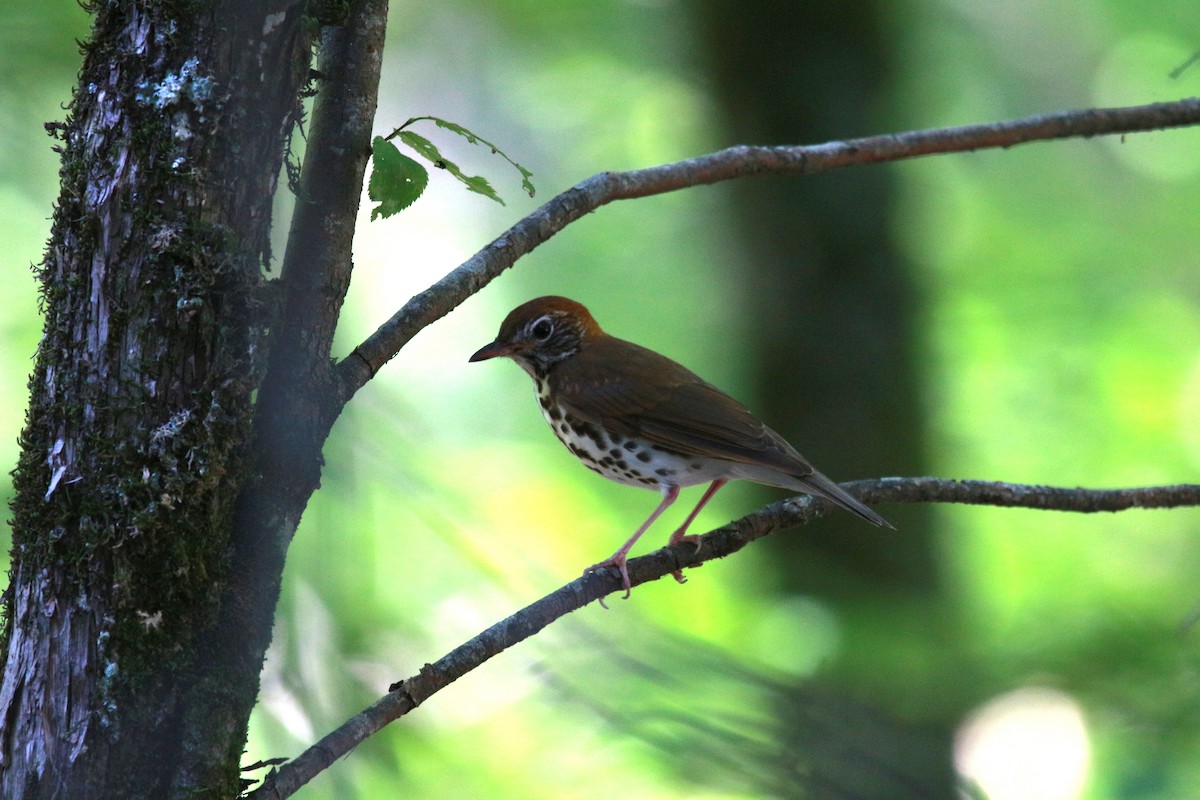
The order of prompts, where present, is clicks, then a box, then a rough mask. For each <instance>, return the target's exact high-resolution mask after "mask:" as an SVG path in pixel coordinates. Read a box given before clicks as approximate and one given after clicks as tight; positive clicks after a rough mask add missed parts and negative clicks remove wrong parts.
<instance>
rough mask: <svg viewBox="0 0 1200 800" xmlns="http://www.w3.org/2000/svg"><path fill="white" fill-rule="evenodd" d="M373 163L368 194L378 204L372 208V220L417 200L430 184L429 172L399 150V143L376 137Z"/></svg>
mask: <svg viewBox="0 0 1200 800" xmlns="http://www.w3.org/2000/svg"><path fill="white" fill-rule="evenodd" d="M371 156H372V160H373V162H374V164H373V167H372V169H371V180H370V181H369V182H368V183H367V196H368V197H370V198H371V200H372V201H373V202H375V203H378V204H379V205H377V206H375V207H374V208H372V209H371V220H372V221H374V220H375V218H376V217H383V218H384V219H387V218H388V217H390V216H392V215H393V214H396V213H399V212H401V211H403V210H404V209H406V208H408V207H409V206H411V205H412V204H413V203H415V202H416V200H417V198H418V197H420V196H421V194H422V193H423V192H424V191H425V187H426V186H428V185H429V171H428V170H426V169H425V167H423V166H421V165H420V164H419V163H418V162H416V161H414V160H413V159H411V158H409V157H408V156H406V155H404V154H403V153H401V152H400V151H399V150H397V149H396V145H394V144H392V143H391V142H389V141H387V140H385V139H384V138H383V137H382V136H376V137H375V139H374V140H372V142H371Z"/></svg>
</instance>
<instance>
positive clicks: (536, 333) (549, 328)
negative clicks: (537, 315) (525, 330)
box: [529, 317, 554, 342]
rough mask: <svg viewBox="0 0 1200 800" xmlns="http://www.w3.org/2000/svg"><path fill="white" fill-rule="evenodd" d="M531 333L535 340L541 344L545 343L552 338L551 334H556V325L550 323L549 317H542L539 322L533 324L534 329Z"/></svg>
mask: <svg viewBox="0 0 1200 800" xmlns="http://www.w3.org/2000/svg"><path fill="white" fill-rule="evenodd" d="M529 332H530V333H531V334H533V338H534V339H536V340H537V341H539V342H544V341H546V340H547V339H549V338H550V334H551V333H553V332H554V325H553V323H551V322H550V319H549V317H542V318H541V319H539V320H538V321H537V322H535V323H533V327H532V328H530V330H529Z"/></svg>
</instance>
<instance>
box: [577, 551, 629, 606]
mask: <svg viewBox="0 0 1200 800" xmlns="http://www.w3.org/2000/svg"><path fill="white" fill-rule="evenodd" d="M627 561H628V558H626V556H625V554H624V553H617V554H616V555H614V556H613V557H612V558H606V559H605V560H603V561H598V562H596V563H595V564H592V565H591V566H590V567H588V568H587V569H585V570H584V571H583V574H584V575H587V574H588V573H591V572H595V571H596V570H598V569H604V568H605V567H616V568H617V570H618V571H619V572H620V573H621V585H622V586H623V587H624V588H625V595H624V596H623V597H622V598H621V599H622V600H628V599H629V595H630V593H631V592H632V591H633V588H632V586H631V585H630V582H629V568H628V566H626V562H627ZM600 606H601V608H608V606H607V605H605V603H604V598H601V599H600Z"/></svg>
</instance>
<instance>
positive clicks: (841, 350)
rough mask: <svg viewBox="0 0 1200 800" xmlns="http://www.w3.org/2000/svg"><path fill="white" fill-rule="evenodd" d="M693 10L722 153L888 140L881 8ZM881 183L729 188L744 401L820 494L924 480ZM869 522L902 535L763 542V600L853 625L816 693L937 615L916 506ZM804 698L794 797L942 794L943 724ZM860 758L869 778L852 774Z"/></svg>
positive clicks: (849, 179)
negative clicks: (766, 596)
mask: <svg viewBox="0 0 1200 800" xmlns="http://www.w3.org/2000/svg"><path fill="white" fill-rule="evenodd" d="M697 9H698V12H699V17H700V25H701V27H702V29H703V38H704V41H705V46H706V48H707V49H706V52H707V59H708V69H709V71H710V75H711V79H712V81H713V83H714V84H715V89H716V94H717V96H718V98H719V100H720V102H721V103H722V105H723V109H724V117H725V124H726V128H727V130H726V135H725V139H726V142H727V143H734V142H736V143H754V144H810V143H818V142H823V141H827V140H832V139H842V138H849V137H853V136H863V135H868V134H872V133H878V132H880V131H882V130H887V129H888V127H887V125H886V124H885V122H884V121H883V120H882V119H881V114H880V113H879V109H880V108H883V107H885V106H886V104H887V98H888V95H887V92H888V76H889V74H890V70H891V67H890V54H889V52H888V49H887V48H888V42H887V41H886V38H885V36H884V33H883V31H882V30H881V18H882V15H883V13H884V11H885V8H884V4H882V3H858V4H849V5H847V4H844V3H835V2H818V3H806V4H799V3H780V2H776V3H750V4H733V3H724V2H716V1H715V0H701V2H699V3H697ZM891 183H892V180H891V173H890V171H889V170H887V169H854V170H845V171H839V172H835V173H833V174H829V175H819V176H813V177H809V178H805V179H802V180H788V179H781V178H763V179H754V180H749V181H739V182H737V183H735V184H733V185H731V186H730V187H729V191H730V193H731V195H732V197H733V199H734V203H735V218H734V220H733V222H734V223H735V224H736V225H737V226H739V243H738V249H739V251H740V252H742V253H744V254H745V262H744V264H743V265H742V270H741V274H740V276H739V282H740V285H741V286H742V287H743V289H742V295H741V297H739V298H737V302H738V304H739V305H740V307H741V308H744V309H745V314H744V316H743V320H744V322H745V324H746V325H748V326H750V328H751V330H750V332H749V336H750V341H751V354H752V357H753V358H755V359H756V361H755V363H754V365H753V370H752V372H753V373H754V374H755V375H756V376H757V384H758V386H757V391H756V392H749V393H747V399H748V400H750V401H751V402H752V404H753V405H754V406H755V408H756V411H758V412H760V413H761V414H762V416H763V418H764V419H766V420H768V421H769V423H770V424H771V425H772V426H773V427H775V428H776V429H777V430H778V431H779V432H780V433H782V434H783V435H784V436H785V437H786V438H787V439H789V440H790V441H792V442H793V443H794V444H795V445H796V446H797V448H798V449H799V450H800V452H801V453H803V454H805V455H806V456H807V457H808V458H810V459H811V460H812V462H813V463H814V464H815V465H816V466H817V468H818V469H820V470H822V471H823V472H826V473H827V474H828V475H829V476H830V477H832V478H833V479H834V480H850V479H852V478H859V477H871V476H877V475H921V474H925V473H926V472H927V469H926V466H927V465H926V459H925V454H924V428H925V422H924V419H923V415H922V409H921V407H920V401H919V396H918V381H917V378H918V376H917V375H916V374H915V368H914V366H915V359H916V356H915V353H916V351H917V350H918V346H919V345H918V342H916V341H915V339H916V330H915V327H916V321H915V319H914V316H915V307H916V303H917V298H916V292H917V290H916V288H915V287H914V285H913V281H912V276H911V275H910V274H909V272H908V271H907V270H906V268H905V264H904V263H903V260H902V259H901V258H900V257H899V255H898V254H897V253H896V252H895V250H894V247H893V243H892V241H891V239H892V237H891V232H890V230H889V227H888V225H889V219H888V215H889V208H890V204H891V195H892V186H891ZM773 496H774V495H773ZM881 511H882V512H883V514H884V516H886V517H888V518H889V519H890V520H891V521H892V522H893V524H895V525H896V526H897V527H898V528H899V529H900V530H899V533H894V532H891V531H884V530H879V529H876V528H873V527H871V526H869V525H865V524H863V523H862V522H861V521H859V520H857V519H855V518H853V517H851V516H850V515H848V514H843V513H838V512H834V513H832V514H830V515H829V516H828V517H827V519H825V520H822V521H820V522H819V523H817V524H815V525H813V526H811V527H808V528H805V529H804V530H803V531H801V532H799V533H793V534H788V535H785V536H781V537H776V540H775V541H774V542H772V544H771V547H772V548H774V552H773V553H772V556H771V559H770V563H771V564H773V565H775V566H776V568H777V569H776V571H775V573H774V574H773V575H770V576H764V584H765V590H766V591H770V588H768V587H770V586H771V585H772V584H774V587H775V589H776V590H777V591H779V592H780V593H781V594H783V595H790V594H797V595H809V596H812V595H817V596H819V597H821V598H822V599H823V600H824V601H826V602H830V603H832V604H833V605H834V606H835V607H836V608H837V610H838V612H839V615H840V618H841V620H842V624H843V625H845V626H846V627H847V628H848V629H849V633H848V635H847V636H846V644H845V646H844V652H843V653H842V654H841V655H840V659H841V661H839V662H838V663H837V664H835V665H834V666H833V667H832V668H831V672H830V674H829V675H828V676H827V677H828V679H829V680H830V681H831V682H833V683H834V684H835V686H836V685H838V684H841V685H840V688H834V689H832V691H831V694H830V697H831V698H833V697H834V696H835V695H836V694H837V693H838V692H839V691H851V690H854V689H856V688H857V687H854V686H853V679H852V678H848V677H847V676H848V675H849V674H853V673H854V672H855V662H857V663H858V664H859V665H862V664H863V663H865V662H866V661H867V660H876V661H877V660H878V658H879V657H880V656H879V655H878V654H877V653H874V652H871V650H872V648H871V647H870V643H871V642H873V641H877V636H878V634H877V633H875V632H874V631H872V632H859V631H856V630H855V628H856V626H858V625H864V624H874V625H876V626H877V625H878V624H879V623H878V619H879V617H880V615H882V616H883V617H885V618H889V617H888V612H881V611H880V608H879V606H880V605H884V606H885V607H890V608H892V609H905V610H907V613H910V614H911V613H920V614H922V616H923V617H924V616H926V615H928V618H932V619H938V618H939V614H938V613H937V610H936V609H932V608H930V606H931V605H933V606H936V605H937V604H940V603H943V602H945V601H944V599H943V596H942V592H943V587H942V582H941V579H940V576H939V568H938V563H937V557H936V553H935V551H934V536H933V529H932V526H931V521H932V514H931V513H930V512H929V508H928V507H927V506H918V505H910V506H905V507H903V508H898V507H890V508H884V509H881ZM781 551H782V552H781ZM867 606H871V607H872V610H871V611H870V613H866V607H867ZM920 606H923V610H922V611H920V612H915V611H914V609H915V608H916V607H920ZM856 609H862V610H863V611H864V613H863V614H862V615H857V614H856ZM892 613H893V616H892V617H890V618H891V619H893V621H896V622H897V627H896V629H897V630H900V629H908V630H911V629H912V628H914V627H915V625H914V624H913V623H912V622H911V619H912V618H910V622H909V623H908V624H905V623H903V622H900V621H899V620H897V619H896V618H895V616H894V615H895V614H904V613H906V611H904V610H901V611H894V612H892ZM940 618H942V619H945V618H946V616H945V615H944V612H943V615H941V617H940ZM925 625H926V628H925V629H926V630H927V626H928V623H927V620H926V623H925ZM860 633H862V635H859V634H860ZM945 633H946V631H941V632H928V633H925V634H911V635H912V636H915V637H917V638H915V639H913V640H912V641H906V642H905V643H904V644H906V645H907V646H909V647H911V648H914V649H916V650H918V651H920V650H922V649H925V650H926V658H928V657H929V656H928V652H929V648H936V647H939V646H940V644H939V642H940V638H941V636H942V635H944V634H945ZM890 635H893V636H894V635H897V634H894V633H893V634H890ZM891 646H892V647H893V648H894V647H895V643H894V642H893V643H892V645H891ZM864 651H865V652H864ZM891 652H893V653H894V652H897V650H895V649H892V650H891ZM921 660H922V661H925V659H921ZM875 668H876V669H883V667H881V666H880V665H879V664H878V663H876V667H875ZM839 675H840V676H841V677H839ZM929 688H930V681H929V676H928V675H925V674H918V675H906V674H905V673H903V672H901V671H899V670H897V671H896V672H895V674H894V683H893V685H892V686H891V687H890V691H888V692H887V696H878V695H877V696H873V697H870V698H869V699H870V702H872V703H873V704H878V706H879V710H881V711H885V712H886V711H887V710H888V709H889V708H896V707H897V706H898V703H896V704H893V703H892V702H890V701H892V700H899V699H901V698H903V697H904V696H905V695H911V694H912V693H913V692H925V691H927V690H928V689H929ZM815 702H816V700H815V698H814V694H813V693H812V692H811V691H805V692H804V693H803V694H801V693H798V694H797V698H796V703H795V713H794V714H790V715H788V714H786V713H785V714H784V715H783V716H789V717H790V718H789V719H781V720H780V723H781V725H783V726H784V728H785V730H784V731H783V732H781V736H782V737H786V738H790V739H791V740H792V743H793V744H794V745H795V748H792V747H782V748H781V752H784V753H788V752H792V753H793V754H794V755H795V758H796V762H797V763H793V764H787V763H784V764H781V768H783V769H785V770H794V771H795V774H796V775H797V780H798V781H800V783H802V784H805V786H804V788H800V789H797V790H796V791H797V792H798V794H799V795H801V796H818V797H825V796H829V797H844V796H852V797H856V798H868V797H870V798H875V797H879V798H884V797H887V798H897V797H951V796H953V794H954V791H953V789H952V772H951V767H950V754H949V736H948V730H949V726H950V725H951V724H953V722H954V721H955V719H954V718H955V716H956V715H955V714H954V713H950V714H947V715H946V716H945V718H943V719H933V720H930V719H925V720H921V722H924V723H929V724H930V727H931V728H932V729H933V730H934V731H935V733H934V734H933V735H931V736H919V737H915V738H914V737H913V735H912V733H911V731H909V730H906V729H905V727H904V725H903V724H901V723H899V722H888V721H887V720H886V719H883V718H880V717H879V715H878V712H877V711H875V712H871V713H872V715H873V716H874V717H875V718H874V720H873V721H872V722H871V724H868V720H867V719H866V716H867V712H865V711H864V710H863V709H861V708H860V709H859V712H858V714H859V716H858V717H857V718H853V717H854V716H855V712H854V711H853V710H852V709H853V707H854V706H853V704H852V703H847V702H846V701H845V700H844V699H841V700H834V699H831V700H830V706H829V708H824V709H823V708H819V707H814V703H815ZM906 707H910V708H912V707H915V708H932V709H937V708H942V707H943V704H942V703H939V702H932V703H923V702H920V701H916V702H914V703H912V704H911V705H906ZM835 708H836V710H835ZM885 716H886V715H885ZM937 730H941V731H942V733H941V734H938V733H936V731H937ZM868 754H869V756H870V758H871V760H872V765H871V766H867V765H866V764H865V762H864V761H863V759H864V758H866V757H867V756H868ZM801 775H806V777H803V778H802V777H800V776H801Z"/></svg>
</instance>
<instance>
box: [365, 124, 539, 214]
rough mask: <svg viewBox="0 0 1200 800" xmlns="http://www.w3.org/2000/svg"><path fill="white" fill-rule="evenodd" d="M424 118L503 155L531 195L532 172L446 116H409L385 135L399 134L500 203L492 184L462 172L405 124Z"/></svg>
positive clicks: (441, 166)
mask: <svg viewBox="0 0 1200 800" xmlns="http://www.w3.org/2000/svg"><path fill="white" fill-rule="evenodd" d="M424 120H428V121H430V122H433V123H435V124H436V125H437V126H438V127H439V128H443V129H445V130H448V131H450V132H451V133H454V134H457V135H458V136H461V137H463V138H464V139H466V140H467V141H468V142H469V143H471V144H477V145H484V146H486V147H487V148H488V149H490V150H491V151H492V154H493V155H498V156H500V157H501V158H503V159H504V160H505V161H507V162H508V163H509V164H511V165H512V166H513V169H515V170H516V171H517V172H519V173H520V174H521V188H522V189H524V190H525V192H526V193H527V194H528V195H529V196H530V197H533V196H534V194H535V193H536V191H537V190H536V189H535V188H534V186H533V181H532V180H530V179H531V178H532V177H533V173H532V172H530V171H529V170H527V169H525V167H523V166H521V165H520V164H518V163H517V162H516V161H513V160H512V159H511V158H509V157H508V156H507V155H506V154H505V153H504V151H503V150H501V149H500V148H499V147H496V145H494V144H492V143H491V142H489V141H488V140H487V139H484V138H483V137H482V136H479V135H477V134H475V133H474V132H472V131H469V130H467V129H466V128H464V127H463V126H462V125H459V124H458V123H456V122H450V121H449V120H444V119H442V118H441V117H413V118H411V119H409V120H408V121H407V122H405V123H404V124H403V125H401V126H400V127H399V128H397V129H396V130H394V131H392V133H391V134H390V135H389V136H388V137H387V138H388V139H391V138H393V137H399V138H400V140H401V141H402V142H404V143H405V144H407V145H408V146H409V147H411V148H412V149H413V150H415V151H417V154H418V155H420V156H421V157H422V158H425V159H428V160H429V162H430V163H431V164H433V165H434V166H435V167H437V168H438V169H444V170H446V171H447V172H449V173H450V174H451V175H453V176H454V177H455V178H457V179H458V180H459V181H461V182H462V183H463V185H464V186H466V187H467V188H468V189H470V190H471V191H472V192H477V193H479V194H482V195H484V196H485V197H490V198H492V199H493V200H495V201H496V202H497V203H499V204H500V205H504V201H503V200H502V199H500V195H499V194H497V193H496V190H495V189H493V188H492V185H491V184H490V183H488V181H487V179H486V178H482V177H479V176H475V175H467V174H465V173H464V172H463V171H462V169H460V168H459V166H458V165H457V164H455V163H454V162H453V161H450V160H449V159H447V158H446V157H445V156H443V155H442V153H441V151H440V150H438V148H437V146H436V145H434V144H433V142H431V141H429V140H428V139H426V138H425V137H424V136H420V135H418V134H416V133H413V132H412V131H410V130H406V129H407V128H408V126H409V125H412V124H413V123H414V122H421V121H424Z"/></svg>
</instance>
